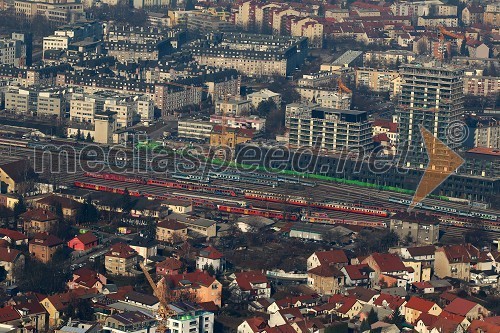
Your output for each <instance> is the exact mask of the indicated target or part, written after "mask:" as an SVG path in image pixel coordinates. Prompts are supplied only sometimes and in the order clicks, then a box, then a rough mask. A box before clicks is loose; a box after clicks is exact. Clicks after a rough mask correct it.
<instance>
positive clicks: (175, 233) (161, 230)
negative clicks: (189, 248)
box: [156, 219, 188, 243]
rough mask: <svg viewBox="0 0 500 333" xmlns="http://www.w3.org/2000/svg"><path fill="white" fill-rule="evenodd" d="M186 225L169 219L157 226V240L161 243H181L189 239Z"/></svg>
mask: <svg viewBox="0 0 500 333" xmlns="http://www.w3.org/2000/svg"><path fill="white" fill-rule="evenodd" d="M187 231H188V228H187V226H186V225H184V224H182V223H179V222H177V221H175V220H171V219H167V220H164V221H161V222H159V223H158V224H157V225H156V239H157V240H158V241H160V242H167V243H179V242H182V241H184V240H185V239H186V238H187Z"/></svg>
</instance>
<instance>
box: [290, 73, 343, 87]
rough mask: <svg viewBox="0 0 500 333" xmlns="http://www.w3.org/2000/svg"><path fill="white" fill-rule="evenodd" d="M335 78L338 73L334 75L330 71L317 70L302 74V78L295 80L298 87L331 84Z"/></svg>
mask: <svg viewBox="0 0 500 333" xmlns="http://www.w3.org/2000/svg"><path fill="white" fill-rule="evenodd" d="M336 79H338V75H335V74H333V73H332V72H330V71H319V72H316V73H311V74H304V75H302V78H300V79H298V80H297V85H298V86H300V87H311V88H316V87H320V86H324V85H328V84H331V83H332V82H333V81H335V80H336Z"/></svg>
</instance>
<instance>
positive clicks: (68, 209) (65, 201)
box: [35, 194, 83, 219]
mask: <svg viewBox="0 0 500 333" xmlns="http://www.w3.org/2000/svg"><path fill="white" fill-rule="evenodd" d="M82 205H83V204H82V203H81V202H78V201H76V200H73V199H70V198H66V197H61V196H58V195H55V194H51V195H49V196H46V197H45V198H43V199H40V200H38V201H36V202H35V206H36V207H39V208H42V209H46V210H50V211H53V212H54V211H55V210H56V207H57V206H60V207H61V209H62V213H63V216H64V217H65V218H67V219H74V218H75V217H76V215H77V214H78V211H79V210H80V209H81V207H82Z"/></svg>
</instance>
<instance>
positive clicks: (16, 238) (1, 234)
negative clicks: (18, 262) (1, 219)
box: [0, 228, 28, 245]
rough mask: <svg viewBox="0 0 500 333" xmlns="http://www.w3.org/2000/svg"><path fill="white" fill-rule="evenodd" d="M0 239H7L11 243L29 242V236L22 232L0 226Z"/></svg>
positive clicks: (22, 243) (21, 243)
mask: <svg viewBox="0 0 500 333" xmlns="http://www.w3.org/2000/svg"><path fill="white" fill-rule="evenodd" d="M0 239H3V240H6V241H7V242H8V243H9V244H10V245H24V244H28V236H26V235H25V234H23V233H22V232H19V231H15V230H10V229H5V228H0Z"/></svg>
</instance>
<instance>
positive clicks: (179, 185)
mask: <svg viewBox="0 0 500 333" xmlns="http://www.w3.org/2000/svg"><path fill="white" fill-rule="evenodd" d="M146 183H147V184H148V185H154V186H163V187H169V188H176V189H180V190H188V191H198V192H204V193H212V194H220V195H228V196H231V197H235V196H236V193H235V192H234V191H233V190H226V189H221V188H216V187H207V186H204V185H198V184H190V183H177V182H172V181H168V180H161V179H148V180H147V182H146Z"/></svg>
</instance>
